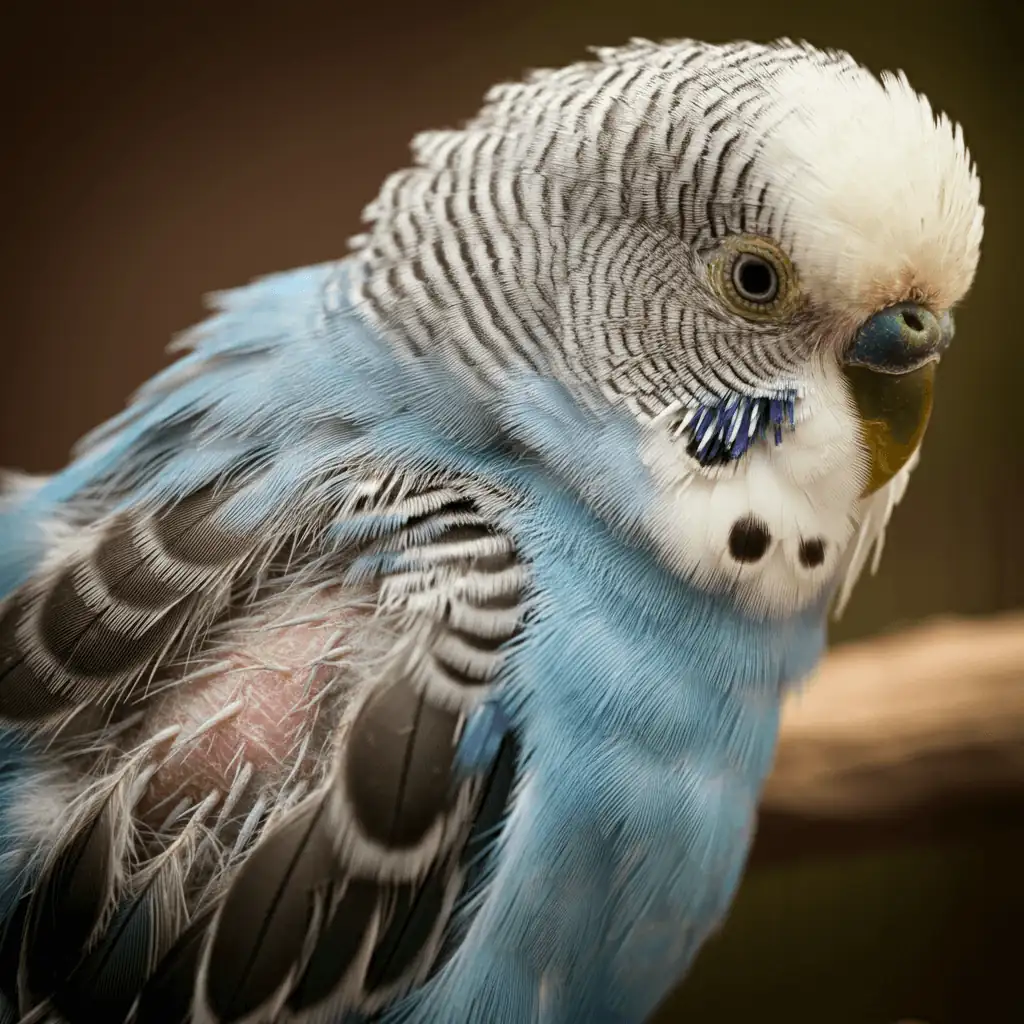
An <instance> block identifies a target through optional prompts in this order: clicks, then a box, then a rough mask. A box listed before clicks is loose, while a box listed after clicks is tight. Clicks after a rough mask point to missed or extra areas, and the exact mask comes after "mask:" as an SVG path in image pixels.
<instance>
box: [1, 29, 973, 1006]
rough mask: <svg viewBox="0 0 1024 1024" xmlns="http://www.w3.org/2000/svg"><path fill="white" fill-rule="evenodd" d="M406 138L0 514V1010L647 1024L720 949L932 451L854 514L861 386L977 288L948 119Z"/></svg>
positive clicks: (669, 122)
mask: <svg viewBox="0 0 1024 1024" xmlns="http://www.w3.org/2000/svg"><path fill="white" fill-rule="evenodd" d="M414 152H415V157H416V162H415V165H414V166H413V167H412V168H410V169H408V170H405V171H402V172H399V173H398V174H396V175H394V176H393V177H392V178H390V179H389V180H388V181H387V182H386V183H385V185H384V187H383V188H382V191H381V193H380V195H379V197H378V199H377V200H376V202H375V203H374V204H373V205H372V206H371V207H370V209H369V211H368V219H369V221H370V223H369V227H368V231H367V233H366V235H364V236H362V237H361V238H360V239H358V240H356V243H355V245H354V252H353V253H352V254H351V255H350V256H348V257H347V258H345V259H342V260H340V261H338V262H337V263H332V264H328V265H324V266H319V267H310V268H306V269H302V270H296V271H292V272H289V273H285V274H280V275H277V276H274V277H269V278H266V279H264V280H262V281H259V282H256V283H255V284H252V285H250V286H249V287H247V288H244V289H239V290H238V291H234V292H230V293H228V294H226V295H222V296H219V297H218V300H217V312H216V313H215V315H214V316H213V317H212V318H211V319H210V320H208V321H207V322H206V323H205V324H203V325H202V326H201V327H199V328H198V329H197V330H196V331H194V332H192V333H191V334H190V335H189V336H188V337H187V338H186V339H185V342H186V347H187V349H188V351H187V352H186V353H185V354H184V355H182V357H181V358H180V359H179V360H178V362H176V363H175V364H174V365H172V366H171V367H170V368H169V369H168V370H166V371H164V372H163V373H162V374H160V375H158V376H157V377H156V378H154V379H153V380H151V381H150V382H149V383H148V384H147V385H146V386H145V387H144V388H143V389H142V390H141V391H140V392H139V393H138V394H137V395H136V397H135V399H134V400H133V402H132V404H131V405H130V406H129V407H128V409H127V410H126V411H125V412H124V413H123V414H122V415H121V416H119V417H117V418H115V419H114V420H112V421H111V422H109V423H108V424H106V425H105V426H103V427H101V428H100V429H99V430H98V431H97V432H96V433H95V434H93V435H92V436H91V437H90V438H88V439H86V441H85V442H84V443H83V444H82V446H81V447H80V449H79V451H78V452H77V453H76V456H75V459H74V461H72V462H71V463H70V464H69V465H68V467H67V468H66V469H64V470H62V471H61V472H59V473H57V474H55V475H53V476H52V477H49V478H46V479H33V480H29V479H25V478H11V480H10V483H9V487H8V489H7V490H6V492H5V494H4V495H3V496H2V497H0V502H2V503H0V601H2V603H0V718H2V720H3V723H4V725H3V732H2V733H0V755H2V756H0V834H2V835H3V836H4V838H3V840H2V841H0V917H2V918H4V919H5V920H6V921H7V922H8V923H9V928H8V935H9V936H14V939H13V940H9V942H8V946H9V947H10V948H9V949H8V950H7V954H6V955H4V956H0V990H2V991H3V993H4V996H3V998H4V999H6V1001H7V1003H6V1005H7V1008H8V1010H9V1011H10V1012H11V1013H13V1014H15V1016H17V1013H20V1014H21V1015H23V1016H25V1017H26V1018H27V1019H42V1018H43V1017H44V1016H45V1015H46V1014H50V1015H53V1016H54V1018H55V1019H63V1020H68V1021H72V1022H74V1021H78V1020H83V1021H88V1020H110V1021H118V1020H124V1019H127V1017H128V1015H129V1014H130V1013H134V1018H133V1019H135V1020H136V1021H137V1022H138V1024H144V1022H146V1021H153V1020H168V1021H171V1020H184V1019H186V1016H187V1015H188V1013H190V1012H191V1014H192V1019H193V1020H196V1021H228V1020H231V1021H236V1020H237V1021H241V1020H246V1021H249V1020H253V1021H255V1020H315V1021H346V1022H347V1021H357V1020H358V1021H363V1020H368V1019H370V1020H380V1021H384V1022H387V1024H392V1022H394V1024H401V1022H408V1024H450V1022H454V1021H460V1022H461V1021H467V1022H472V1024H518V1022H531V1021H537V1022H540V1021H544V1022H545V1024H583V1022H588V1024H595V1022H596V1024H640V1022H642V1021H644V1020H647V1019H648V1018H649V1017H650V1015H651V1014H652V1012H653V1011H654V1009H655V1008H656V1006H657V1005H658V1003H659V1002H660V1001H661V1000H662V999H663V998H664V996H665V995H666V993H667V992H668V991H669V989H670V988H671V987H672V986H673V985H674V984H676V983H677V982H678V981H679V980H680V979H681V978H682V977H683V976H684V975H685V972H686V970H687V968H688V966H689V965H690V963H691V962H692V960H693V957H694V956H695V955H696V953H697V951H698V950H699V948H700V947H701V945H702V943H703V942H704V940H705V939H706V938H707V937H708V936H709V934H711V933H712V932H713V931H714V930H715V929H716V928H717V927H718V926H719V925H720V924H721V922H722V920H723V917H724V915H725V913H726V910H727V908H728V905H729V903H730V900H731V898H732V895H733V893H734V891H735V888H736V885H737V882H738V879H739V877H740V874H741V871H742V867H743V863H744V860H745V857H746V853H747V850H748V848H749V843H750V838H751V835H752V831H753V827H754V821H755V811H756V805H757V801H758V797H759V793H760V789H761V786H762V783H763V780H764V778H765V776H766V775H767V773H768V771H769V769H770V765H771V760H772V755H773V750H774V745H775V739H776V732H777V725H778V716H779V707H780V704H781V700H782V698H783V696H784V694H785V692H786V690H787V688H789V687H791V686H792V685H794V684H795V683H797V682H798V681H799V680H801V679H802V678H804V677H805V676H806V675H807V674H808V673H809V672H810V671H811V670H812V669H813V667H814V665H815V663H816V661H817V659H818V658H819V656H820V653H821V651H822V649H823V646H824V638H825V615H826V611H827V608H828V606H829V604H830V602H832V600H833V599H834V598H835V597H836V596H837V594H838V596H839V597H840V598H841V599H843V600H845V596H846V593H847V592H848V589H849V587H850V586H851V585H852V583H853V581H854V580H855V579H856V576H857V574H858V573H859V571H860V569H861V567H862V565H863V563H864V561H865V559H866V557H867V555H868V552H869V550H870V549H871V548H872V547H873V546H877V545H880V542H881V538H882V533H883V530H884V527H885V524H886V522H887V520H888V517H889V515H890V513H891V511H892V507H893V505H894V504H895V502H896V501H898V500H899V497H900V496H901V495H902V493H903V490H904V488H905V486H906V480H907V475H908V474H909V471H910V469H911V468H912V466H913V464H914V462H915V460H916V453H915V455H914V456H913V457H912V458H910V459H909V461H905V462H901V463H900V465H899V466H898V467H897V468H896V469H895V470H894V471H893V472H892V473H890V474H889V477H890V478H888V479H887V482H886V483H885V484H884V485H883V486H881V487H880V488H877V489H875V490H874V491H873V493H871V494H870V496H867V497H865V496H864V494H865V487H866V482H867V480H868V479H869V471H871V470H872V467H873V466H875V465H876V462H877V460H876V461H875V462H873V461H872V460H873V459H874V457H875V456H874V453H873V449H872V448H871V445H870V444H869V442H868V438H869V434H868V433H867V432H866V429H865V428H864V426H863V424H862V421H861V416H862V412H861V411H860V410H861V409H862V406H860V405H858V403H857V401H855V395H854V392H853V391H851V385H850V384H849V383H848V381H849V380H851V379H853V378H849V377H847V376H844V372H845V371H844V366H845V361H847V360H848V357H849V355H850V353H851V352H854V353H856V354H858V358H859V357H860V356H861V355H862V354H863V353H865V352H866V353H867V355H866V356H864V358H866V359H868V360H869V361H870V360H871V359H876V358H881V357H880V356H878V355H877V352H876V350H875V349H871V348H870V346H866V343H865V344H863V345H862V344H861V343H860V342H859V341H858V342H857V343H856V344H854V339H855V338H856V339H860V338H862V337H863V336H864V335H863V332H862V330H861V329H862V326H863V325H864V324H865V323H866V322H870V323H871V324H873V325H875V326H876V327H877V325H878V324H882V325H883V326H885V325H890V324H891V323H892V322H893V321H892V319H891V317H890V318H889V319H884V318H885V317H886V316H888V313H887V312H886V311H888V310H890V309H894V308H897V309H900V310H902V309H904V308H906V309H909V310H910V312H911V314H913V315H915V316H916V315H918V313H917V312H915V311H919V314H920V317H923V318H924V321H923V322H924V323H925V326H927V324H932V323H934V324H935V325H936V326H935V328H934V331H935V332H939V331H940V327H941V330H943V331H946V328H945V327H944V326H942V325H944V324H946V320H940V319H939V318H941V317H945V316H946V314H947V313H948V311H949V310H950V308H951V307H953V306H954V305H955V304H956V303H957V302H959V301H960V299H961V298H962V297H963V295H964V294H965V293H966V291H967V289H968V287H969V286H970V283H971V281H972V279H973V275H974V270H975V266H976V263H977V259H978V251H979V246H980V242H981V223H982V219H981V207H980V206H979V204H978V182H977V178H976V176H975V174H974V171H973V168H972V166H971V163H970V159H969V157H968V155H967V152H966V150H965V148H964V144H963V139H962V136H961V134H960V130H959V128H956V129H954V128H953V127H952V126H951V125H950V124H949V123H948V121H946V120H945V119H943V118H939V119H936V118H935V117H934V116H933V114H932V112H931V110H930V108H929V107H928V106H927V104H926V102H925V101H924V100H923V99H922V98H920V97H918V96H917V95H916V94H915V93H913V91H912V90H911V89H910V88H909V86H908V85H907V84H906V83H905V81H903V80H902V79H899V80H897V79H892V78H890V79H886V80H885V82H884V84H880V83H879V82H878V81H877V80H876V79H874V78H873V77H872V76H871V75H870V74H869V73H868V72H866V71H864V70H863V69H861V68H859V67H858V66H857V65H856V64H855V63H854V62H853V61H852V60H851V59H850V58H849V57H847V56H845V55H843V54H834V53H823V52H820V51H816V50H813V49H811V48H809V47H803V46H796V45H793V44H790V43H788V42H785V41H784V42H781V43H778V44H773V45H772V46H768V47H762V46H755V45H754V44H749V43H738V44H733V45H730V46H724V47H715V46H706V45H704V44H700V43H694V42H690V41H682V42H674V43H667V44H660V45H656V44H652V43H646V42H639V41H638V42H635V43H633V44H631V45H630V46H629V47H626V48H623V49H620V50H607V51H599V52H598V54H597V59H596V60H594V61H592V62H588V63H583V64H578V65H574V66H572V67H569V68H566V69H563V70H561V71H557V72H544V73H537V74H535V75H533V76H532V77H531V78H529V79H528V80H527V81H526V82H525V83H522V84H519V85H509V86H502V87H500V88H499V89H496V90H494V92H493V93H492V94H491V95H490V96H489V98H488V103H487V105H486V106H485V108H484V110H483V111H482V112H481V114H480V115H479V117H478V118H477V119H475V120H474V121H473V122H471V123H470V124H469V125H467V126H466V128H465V129H463V130H460V131H455V132H443V133H432V134H429V135H426V136H422V137H420V138H419V139H417V141H416V143H415V146H414ZM865 154H869V155H870V159H869V160H867V161H866V160H865ZM744 254H746V255H747V256H749V255H750V254H754V256H756V257H757V258H758V259H767V260H768V261H769V263H771V265H772V266H773V267H775V268H776V271H777V278H778V280H777V282H776V283H777V285H778V288H777V294H775V295H774V296H773V297H771V298H769V299H768V300H766V301H765V302H763V303H761V302H760V300H758V301H754V300H743V301H737V296H736V294H735V292H734V289H735V287H738V286H736V285H735V280H736V276H735V273H734V270H735V267H736V266H738V264H737V263H735V262H734V261H736V260H738V259H740V257H741V256H744ZM744 258H746V256H744ZM723 268H724V269H723ZM730 268H732V270H730ZM730 274H732V277H730ZM730 281H732V282H733V284H730ZM908 303H912V304H914V305H913V307H910V306H904V305H901V304H908ZM901 315H902V314H901ZM878 317H883V319H882V320H879V319H878ZM929 317H931V319H929ZM905 323H912V321H911V320H907V321H905ZM919 326H920V325H919ZM901 330H903V328H902V327H901ZM908 330H909V328H908ZM921 331H924V327H921ZM911 333H913V332H911ZM919 335H920V337H923V336H924V335H923V334H921V333H920V332H919ZM919 335H913V339H919ZM879 337H883V340H884V339H886V338H888V337H889V336H888V335H884V336H883V335H878V333H877V331H876V333H875V334H872V335H870V338H869V340H872V339H873V340H872V344H874V343H875V342H876V341H877V339H878V338H879ZM910 337H911V335H910V334H906V332H905V331H904V334H903V335H900V338H901V339H904V340H903V341H900V344H904V341H906V338H910ZM929 337H932V336H931V335H930V336H929ZM938 337H939V334H938V333H934V338H938ZM942 337H943V338H944V339H945V340H944V341H943V344H945V343H947V342H948V331H947V333H946V334H943V335H942ZM913 339H912V340H913ZM914 343H915V344H917V343H918V342H917V340H915V342H914ZM879 344H881V343H880V342H879ZM886 344H888V342H886ZM921 344H923V342H922V343H921ZM930 344H931V343H930ZM906 345H910V342H909V341H906ZM937 346H938V342H936V343H935V347H934V352H933V351H932V350H931V349H929V350H928V352H927V353H926V359H925V362H927V361H928V360H931V359H932V356H933V355H935V354H937V352H938V351H939V348H938V347H937ZM906 351H909V349H907V350H906ZM906 351H905V350H904V349H900V350H899V352H898V353H897V354H900V353H902V354H903V355H905V354H906ZM886 352H887V353H888V354H887V356H886V358H888V357H889V355H891V354H892V353H891V352H890V351H889V350H888V349H887V350H886ZM908 358H909V357H908ZM840 588H843V589H842V590H840ZM11 942H13V943H14V945H13V947H11ZM12 948H13V952H12V951H11V949H12ZM133 1006H134V1010H133ZM15 1008H17V1010H15ZM0 1016H2V1015H0Z"/></svg>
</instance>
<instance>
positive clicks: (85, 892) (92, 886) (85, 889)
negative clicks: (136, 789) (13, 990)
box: [19, 771, 134, 1009]
mask: <svg viewBox="0 0 1024 1024" xmlns="http://www.w3.org/2000/svg"><path fill="white" fill-rule="evenodd" d="M133 777H134V776H133V774H132V773H131V772H129V771H125V772H122V774H121V775H120V776H118V777H116V778H115V779H114V780H113V782H112V783H110V784H108V785H107V786H106V787H105V788H104V789H103V790H101V791H100V792H99V793H98V794H97V796H96V797H95V798H94V799H93V800H90V801H88V802H87V803H85V804H84V805H83V810H82V811H81V812H80V813H79V814H78V815H77V816H76V817H75V818H74V819H72V820H71V821H70V822H69V823H68V825H67V827H66V828H65V829H64V831H63V833H62V835H61V838H60V839H59V840H58V842H57V845H56V847H55V849H54V851H53V852H52V853H51V854H50V856H49V857H48V858H47V860H46V862H45V863H44V865H43V868H42V870H41V872H40V875H39V878H38V879H37V881H36V883H35V888H34V890H33V893H32V896H31V899H30V901H29V905H28V913H27V918H26V922H25V929H24V941H23V944H22V949H21V965H20V966H21V969H20V979H19V993H20V999H21V1002H22V1007H23V1009H28V1008H29V1007H32V1006H35V1005H37V1004H38V1003H39V1002H41V1001H42V1000H43V999H45V998H47V997H48V996H50V995H51V994H52V993H53V992H54V991H55V989H56V988H57V987H58V986H59V985H60V984H61V983H62V982H63V981H64V979H65V978H66V977H67V976H68V975H69V974H70V973H71V971H72V970H73V969H74V968H75V966H76V965H77V964H78V963H79V961H80V960H81V959H82V957H83V956H84V954H85V953H86V951H87V950H88V949H89V947H90V944H91V942H92V940H93V938H94V936H95V935H96V932H97V930H98V929H99V928H100V927H101V926H102V924H103V923H104V919H105V916H106V915H107V913H108V912H109V910H110V908H111V906H112V904H113V901H114V899H115V897H116V886H117V874H118V867H119V865H120V863H121V861H122V858H123V857H124V854H125V848H126V844H127V826H128V823H127V820H126V818H125V815H126V814H129V813H130V808H127V807H126V806H125V796H126V793H127V791H128V790H129V788H130V785H131V782H132V779H133Z"/></svg>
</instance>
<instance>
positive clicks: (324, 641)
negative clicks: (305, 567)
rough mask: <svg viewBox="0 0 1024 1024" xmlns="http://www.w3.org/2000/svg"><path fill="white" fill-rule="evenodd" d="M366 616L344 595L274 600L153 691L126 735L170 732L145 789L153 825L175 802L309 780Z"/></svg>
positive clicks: (142, 810) (337, 714)
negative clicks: (181, 676)
mask: <svg viewBox="0 0 1024 1024" xmlns="http://www.w3.org/2000/svg"><path fill="white" fill-rule="evenodd" d="M367 618H368V609H364V608H362V607H360V606H358V605H357V604H355V603H353V600H352V597H351V595H344V596H342V595H340V594H324V595H319V596H317V597H316V598H315V599H313V600H311V601H304V602H302V603H299V604H296V603H295V602H287V603H286V602H284V601H281V602H275V603H272V604H269V605H266V606H264V607H263V608H262V609H261V611H260V613H259V614H258V615H256V616H254V617H253V618H251V619H248V620H246V621H245V622H244V623H239V624H236V625H233V626H231V627H229V628H228V629H227V630H226V631H225V632H224V634H223V635H222V636H221V637H220V638H219V640H218V642H217V644H216V645H215V647H213V648H212V649H211V650H210V651H209V652H208V654H207V655H206V656H205V657H204V662H205V665H204V666H200V667H199V668H198V669H196V670H193V671H192V673H191V675H190V677H189V678H187V679H186V680H185V681H183V682H179V683H175V684H174V685H173V686H170V687H168V688H167V689H165V690H164V691H163V692H162V693H159V695H156V696H154V697H153V698H152V700H151V703H150V706H149V707H148V708H147V710H146V712H145V715H144V719H143V722H142V724H141V725H140V726H139V727H138V729H137V732H136V733H135V735H134V736H133V737H132V740H133V741H134V742H135V743H143V742H145V741H146V740H147V739H149V738H150V737H153V736H157V735H159V734H160V733H162V732H164V731H165V730H166V731H168V732H169V733H171V732H176V735H174V738H173V739H169V740H168V744H167V753H166V755H165V757H164V758H163V759H161V761H160V764H159V767H158V769H157V770H156V772H155V774H154V775H153V777H152V779H151V780H150V781H149V784H148V786H147V787H146V791H145V793H144V794H143V795H142V797H141V800H140V803H139V806H138V813H139V814H140V816H141V817H142V818H143V819H144V820H146V821H148V823H149V824H151V825H153V826H154V827H159V826H160V823H161V822H162V821H163V820H165V819H166V817H167V815H170V814H173V812H174V809H175V808H176V807H177V806H178V805H179V804H183V803H185V804H188V805H193V804H195V803H198V802H199V801H201V800H203V799H205V798H206V797H208V796H209V794H211V793H219V794H220V795H221V801H222V802H223V801H224V800H226V799H227V798H228V796H229V794H230V795H231V797H232V799H233V800H235V801H237V799H238V797H240V796H241V795H242V794H241V792H239V790H240V789H243V788H244V789H248V790H252V791H255V790H256V789H258V788H264V787H267V788H271V789H273V790H275V791H280V789H281V788H283V787H285V786H286V785H287V784H288V783H289V782H291V783H292V784H299V783H300V782H302V781H304V780H305V781H308V778H309V776H310V775H311V774H312V773H313V772H314V771H315V770H316V768H317V764H316V760H317V759H318V758H319V756H320V754H321V753H322V751H323V749H324V747H325V746H327V745H328V744H329V743H330V739H331V735H332V732H333V730H334V729H335V728H336V726H337V724H338V721H339V720H340V718H341V716H342V714H343V712H344V707H345V704H346V703H347V691H348V687H349V683H348V676H347V672H346V668H345V664H344V662H345V656H346V654H347V652H348V651H350V650H351V646H350V643H349V641H350V640H351V639H352V635H353V633H354V632H355V631H356V630H358V629H359V628H360V627H361V626H362V625H363V624H364V623H365V622H366V620H367Z"/></svg>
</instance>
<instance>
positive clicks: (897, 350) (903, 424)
mask: <svg viewBox="0 0 1024 1024" xmlns="http://www.w3.org/2000/svg"><path fill="white" fill-rule="evenodd" d="M952 338H953V318H952V316H951V315H950V314H949V313H948V312H947V313H944V314H943V315H942V316H941V317H938V316H936V315H935V314H934V313H933V312H931V310H929V309H926V308H925V307H924V306H920V305H917V304H916V303H913V302H901V303H899V305H896V306H890V307H889V308H888V309H883V310H882V311H881V312H879V313H876V314H875V315H874V316H873V317H872V318H871V319H870V320H868V322H867V323H866V324H864V326H863V327H862V328H861V329H860V330H859V331H858V332H857V336H856V338H854V340H853V344H852V345H851V346H850V347H849V349H848V350H847V351H846V354H845V356H844V357H843V374H844V375H845V377H846V379H847V381H848V383H849V385H850V389H851V391H852V393H853V398H854V401H855V402H856V403H857V408H858V410H859V412H860V418H861V426H862V430H863V434H864V443H865V446H866V447H867V450H868V455H869V463H870V464H869V472H868V479H867V481H866V483H865V486H864V493H863V496H865V497H866V496H867V495H869V494H873V493H874V492H875V491H877V490H878V489H879V488H880V487H882V486H883V485H885V484H887V483H888V482H889V481H890V480H891V479H892V478H893V477H894V476H895V475H896V474H897V473H898V472H899V471H900V470H901V469H902V468H903V467H904V466H905V465H906V463H907V461H908V460H909V459H910V457H911V456H912V455H913V454H914V452H915V451H916V450H917V448H918V446H919V445H920V444H921V438H923V437H924V432H925V428H926V427H927V426H928V419H929V417H930V416H931V411H932V394H933V388H934V383H935V370H936V367H937V366H938V362H939V358H940V356H941V355H942V353H943V352H944V351H945V350H946V349H947V348H948V347H949V343H950V341H951V340H952Z"/></svg>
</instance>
